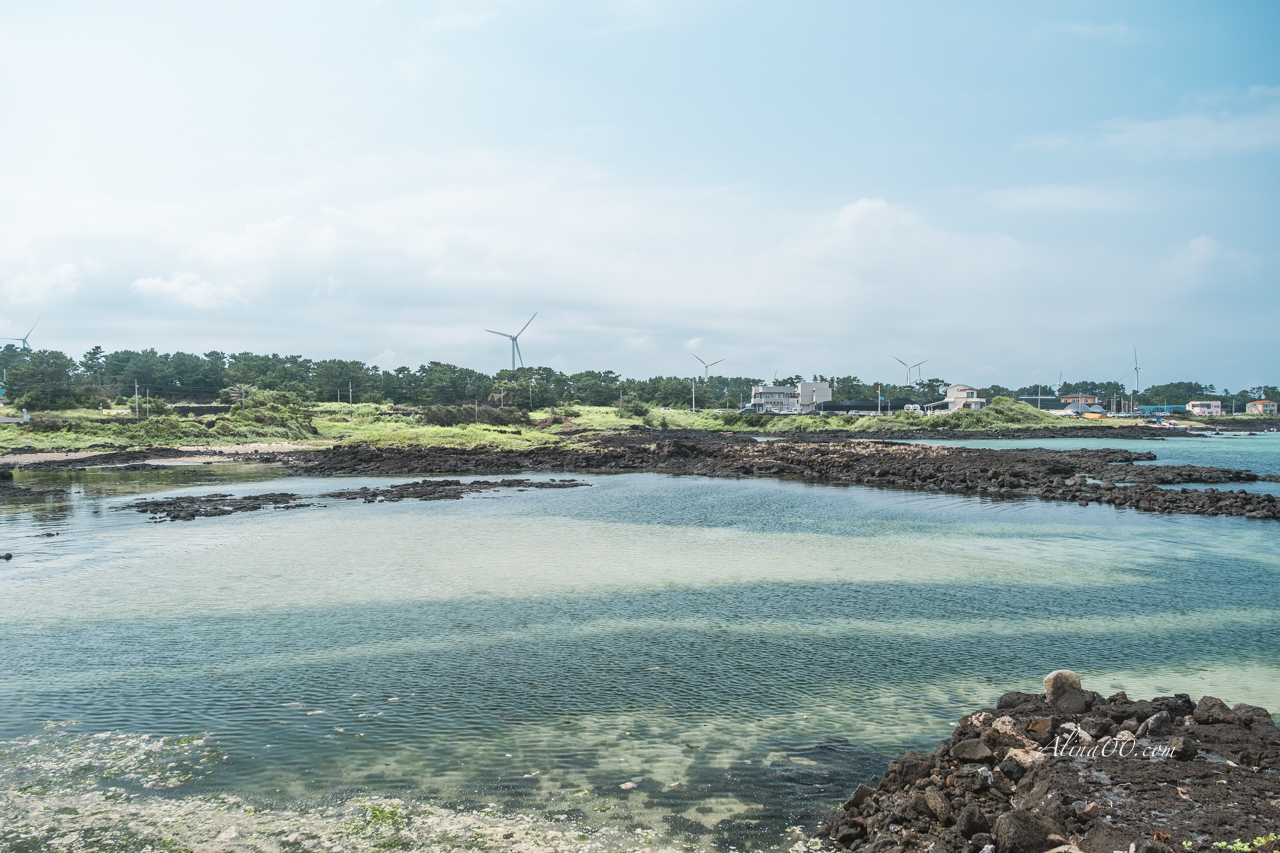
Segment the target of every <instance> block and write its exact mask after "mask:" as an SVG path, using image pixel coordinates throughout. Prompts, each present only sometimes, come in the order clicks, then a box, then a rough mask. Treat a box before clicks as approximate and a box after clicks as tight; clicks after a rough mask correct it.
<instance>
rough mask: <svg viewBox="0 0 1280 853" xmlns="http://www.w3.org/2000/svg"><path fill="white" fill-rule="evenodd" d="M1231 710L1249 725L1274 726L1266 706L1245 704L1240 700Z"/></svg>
mask: <svg viewBox="0 0 1280 853" xmlns="http://www.w3.org/2000/svg"><path fill="white" fill-rule="evenodd" d="M1231 710H1232V711H1235V712H1236V715H1237V716H1239V717H1240V719H1241V721H1242V722H1244V723H1247V724H1248V725H1251V726H1258V725H1264V726H1274V725H1275V723H1274V722H1273V721H1272V720H1271V712H1270V711H1268V710H1267V709H1266V708H1259V707H1258V706H1257V705H1246V704H1245V703H1243V702H1241V703H1240V704H1239V705H1236V706H1235V707H1234V708H1232V709H1231Z"/></svg>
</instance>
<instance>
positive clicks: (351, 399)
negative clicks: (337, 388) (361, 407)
mask: <svg viewBox="0 0 1280 853" xmlns="http://www.w3.org/2000/svg"><path fill="white" fill-rule="evenodd" d="M347 403H348V404H349V405H352V406H354V405H355V404H356V398H355V397H354V396H353V395H352V393H351V383H350V382H348V383H347Z"/></svg>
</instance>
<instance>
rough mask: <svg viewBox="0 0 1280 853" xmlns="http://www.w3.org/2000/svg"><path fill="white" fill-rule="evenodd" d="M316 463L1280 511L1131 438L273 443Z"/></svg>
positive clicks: (1265, 498)
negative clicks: (470, 446) (976, 443)
mask: <svg viewBox="0 0 1280 853" xmlns="http://www.w3.org/2000/svg"><path fill="white" fill-rule="evenodd" d="M261 459H262V460H263V461H279V462H283V463H284V464H286V465H288V466H289V467H290V468H291V469H293V470H294V471H295V472H297V473H300V474H307V475H313V476H314V475H321V476H324V475H333V474H365V475H378V474H384V475H402V474H428V473H457V474H462V473H477V474H478V473H496V472H514V471H592V470H599V471H662V472H667V473H680V474H699V475H704V476H710V477H792V478H800V479H808V480H819V481H828V482H842V483H861V484H866V485H874V486H888V487H895V488H907V489H918V490H921V491H935V492H950V493H958V494H969V495H977V496H982V497H992V498H1037V499H1040V500H1047V501H1062V502H1070V503H1076V504H1090V503H1098V504H1107V505H1110V506H1117V507H1129V508H1132V509H1138V510H1143V511H1149V512H1166V513H1190V514H1197V515H1234V516H1245V517H1248V518H1256V519H1275V518H1277V517H1278V516H1280V506H1278V505H1277V501H1276V497H1275V496H1274V495H1268V494H1259V493H1251V492H1245V491H1244V490H1236V491H1230V490H1218V489H1217V488H1207V489H1203V490H1201V489H1189V488H1181V489H1170V488H1160V486H1162V485H1163V486H1169V485H1177V484H1183V483H1202V484H1217V485H1222V484H1227V483H1245V482H1254V481H1256V480H1258V479H1259V477H1258V475H1257V474H1255V473H1254V472H1252V471H1242V470H1236V469H1229V468H1209V467H1197V466H1192V465H1177V466H1173V465H1139V464H1135V463H1138V462H1151V461H1154V460H1155V459H1156V457H1155V455H1154V454H1151V453H1134V452H1132V451H1128V450H1044V449H1040V448H1016V449H1012V448H1011V449H1002V450H986V449H977V448H965V447H936V446H929V445H922V444H898V443H894V442H885V441H849V440H841V441H839V442H821V441H811V440H804V439H800V438H794V439H788V440H783V441H770V442H757V441H754V440H753V439H751V438H750V437H747V436H742V435H737V434H723V433H706V432H683V433H676V434H673V433H667V432H652V431H647V430H643V431H634V432H627V433H613V434H604V435H601V434H595V435H590V436H582V437H579V438H577V439H576V440H575V441H574V443H573V444H569V445H565V446H555V445H552V446H543V447H536V448H530V449H527V450H485V449H477V450H466V449H454V448H440V447H409V448H377V447H335V448H332V449H330V450H326V451H317V452H299V453H291V454H263V455H262V456H261Z"/></svg>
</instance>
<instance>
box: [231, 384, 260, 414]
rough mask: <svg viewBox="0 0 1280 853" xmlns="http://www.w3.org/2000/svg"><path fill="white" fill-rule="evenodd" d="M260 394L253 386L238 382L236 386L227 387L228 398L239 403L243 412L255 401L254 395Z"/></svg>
mask: <svg viewBox="0 0 1280 853" xmlns="http://www.w3.org/2000/svg"><path fill="white" fill-rule="evenodd" d="M257 393H258V389H257V388H256V387H254V386H253V385H245V384H244V383H242V382H237V383H236V384H235V385H229V386H227V397H228V398H230V400H231V402H232V403H233V404H234V403H239V404H240V409H241V411H243V410H244V407H245V404H246V403H248V402H249V401H250V400H252V399H253V395H254V394H257Z"/></svg>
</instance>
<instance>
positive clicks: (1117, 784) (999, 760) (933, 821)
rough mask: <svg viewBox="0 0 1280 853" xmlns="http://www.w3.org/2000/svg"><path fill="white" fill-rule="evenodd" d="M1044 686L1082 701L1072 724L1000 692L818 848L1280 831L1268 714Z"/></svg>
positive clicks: (1105, 842)
mask: <svg viewBox="0 0 1280 853" xmlns="http://www.w3.org/2000/svg"><path fill="white" fill-rule="evenodd" d="M1067 672H1068V675H1070V676H1074V673H1069V671H1067ZM1054 676H1057V678H1054ZM1051 678H1053V686H1054V688H1055V689H1056V690H1059V691H1060V690H1062V689H1065V690H1066V691H1067V694H1068V696H1069V698H1071V699H1074V698H1075V695H1074V694H1075V692H1076V691H1078V692H1079V694H1080V696H1082V697H1083V699H1084V707H1083V709H1082V710H1081V711H1080V712H1079V713H1068V712H1065V711H1063V710H1062V708H1061V706H1060V704H1057V705H1055V704H1054V703H1053V702H1051V701H1050V699H1049V697H1048V695H1046V694H1040V695H1033V694H1026V693H1006V694H1005V695H1004V696H1002V697H1000V700H999V701H998V702H997V703H996V707H994V708H985V709H982V710H980V711H976V712H974V713H972V714H969V715H967V716H964V717H961V718H960V720H959V722H958V723H957V724H956V728H955V732H954V733H953V734H952V736H951V737H950V738H948V739H947V740H945V741H943V742H942V743H940V744H939V745H938V747H937V749H935V750H934V751H933V752H932V753H931V754H930V755H924V754H922V753H919V752H908V753H906V754H905V755H903V756H902V757H900V758H898V759H897V760H896V761H894V762H892V763H891V764H890V765H889V767H888V769H887V770H886V771H885V775H884V777H883V778H882V779H881V780H880V783H879V786H878V787H877V788H875V789H872V788H870V787H869V786H866V785H862V786H859V788H858V790H857V791H855V792H854V795H853V796H852V797H850V798H849V800H848V801H847V802H846V803H845V804H844V805H843V806H842V807H841V808H838V809H834V810H832V811H831V812H828V813H827V814H826V815H825V816H824V817H823V818H822V821H821V823H820V825H819V826H818V828H817V833H816V834H817V836H818V837H820V838H823V839H826V842H827V843H828V844H830V845H831V846H833V847H840V848H845V849H849V850H855V851H868V853H889V852H890V851H898V853H909V851H932V853H945V851H952V853H982V851H983V850H984V849H986V848H987V847H988V845H990V848H991V849H990V850H987V853H1045V851H1049V850H1054V849H1060V850H1061V851H1062V853H1074V851H1075V850H1079V851H1083V853H1112V851H1134V853H1136V851H1143V853H1171V851H1174V850H1177V851H1202V850H1203V851H1213V850H1217V849H1221V847H1220V846H1219V847H1215V846H1214V845H1215V844H1217V843H1219V842H1227V843H1230V842H1233V841H1235V840H1236V839H1240V838H1244V839H1250V840H1252V839H1254V838H1258V837H1264V838H1265V837H1266V836H1268V835H1269V834H1270V833H1276V832H1280V730H1277V729H1276V727H1275V726H1274V725H1272V723H1271V718H1270V715H1269V714H1268V713H1267V712H1266V711H1265V709H1261V708H1256V707H1255V706H1250V705H1237V706H1236V707H1237V708H1239V709H1241V710H1239V711H1233V710H1232V709H1230V708H1228V707H1227V705H1226V703H1225V702H1223V701H1221V700H1220V699H1217V698H1215V697H1212V696H1206V697H1203V698H1202V699H1200V700H1199V701H1198V702H1193V701H1192V699H1191V697H1190V696H1188V695H1186V694H1176V695H1174V696H1161V697H1156V698H1154V699H1151V700H1138V701H1132V700H1130V699H1129V698H1128V696H1126V695H1125V694H1124V693H1117V694H1114V695H1112V696H1110V697H1107V698H1103V697H1102V696H1100V695H1099V694H1097V693H1095V692H1093V691H1090V690H1083V689H1081V688H1079V686H1078V685H1079V680H1078V678H1076V680H1075V684H1074V685H1072V684H1071V680H1070V678H1066V677H1063V676H1062V672H1058V673H1053V675H1052V676H1051ZM1049 682H1050V679H1049V678H1047V679H1046V684H1048V683H1049ZM1073 687H1074V690H1072V688H1073ZM1058 698H1059V699H1061V698H1062V696H1061V694H1060V695H1059V696H1058ZM1210 711H1212V713H1208V712H1210ZM1224 711H1225V712H1226V713H1225V714H1224V713H1222V712H1224ZM1227 715H1231V716H1227ZM1246 717H1247V718H1248V719H1247V721H1246ZM1156 718H1160V722H1158V723H1153V722H1152V721H1153V720H1154V719H1156ZM1201 718H1203V719H1204V720H1205V722H1200V721H1199V720H1200V719H1201ZM1157 732H1159V733H1158V734H1157ZM975 743H976V744H979V745H982V746H984V747H986V750H985V751H982V750H978V749H976V748H974V747H973V746H972V744H975ZM1068 845H1070V846H1068ZM1275 846H1276V844H1275V842H1272V843H1270V844H1266V845H1263V847H1262V848H1260V849H1264V850H1266V851H1271V850H1274V848H1275ZM1250 849H1253V848H1252V846H1251V847H1250Z"/></svg>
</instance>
